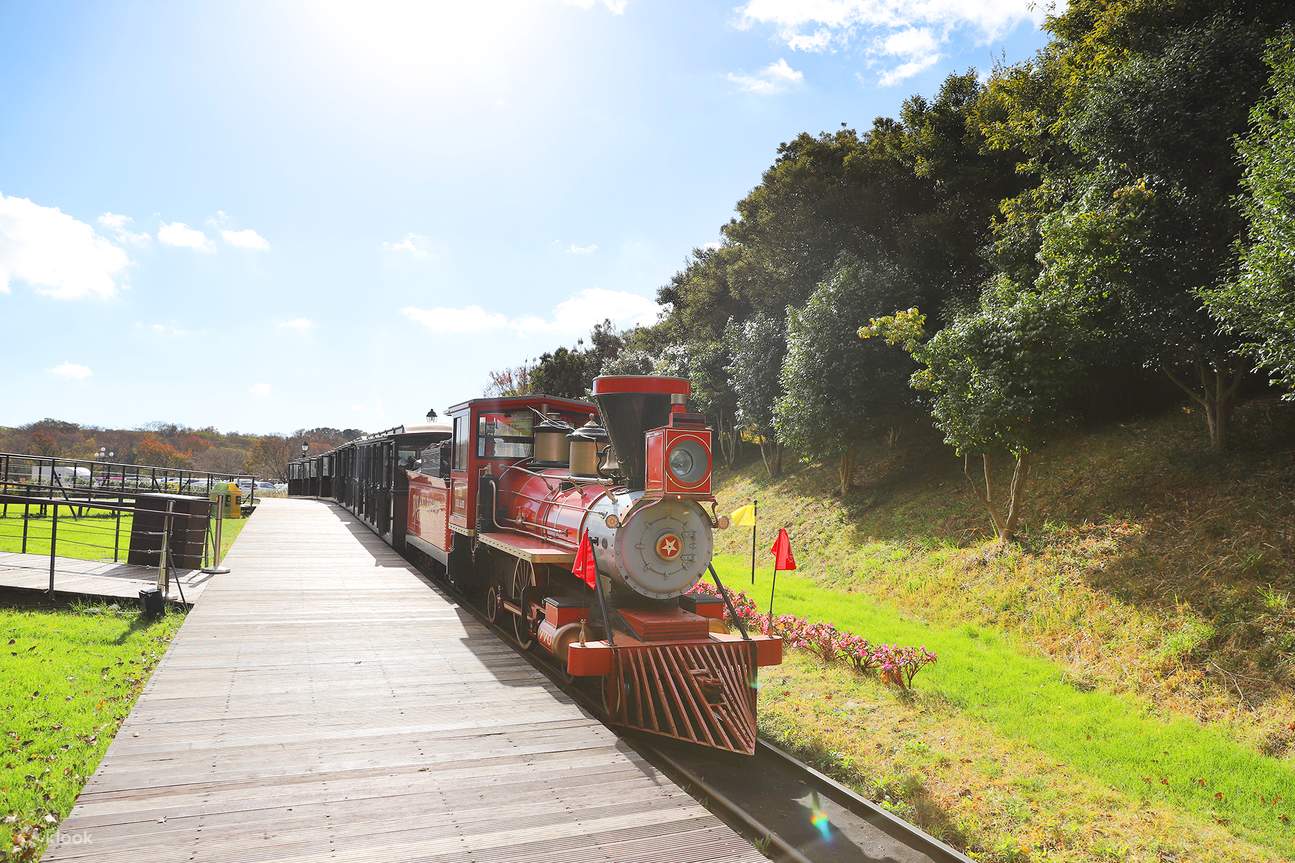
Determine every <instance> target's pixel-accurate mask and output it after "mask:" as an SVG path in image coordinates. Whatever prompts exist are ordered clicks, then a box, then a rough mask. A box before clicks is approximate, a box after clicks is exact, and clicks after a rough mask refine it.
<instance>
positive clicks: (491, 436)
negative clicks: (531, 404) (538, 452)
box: [477, 410, 535, 458]
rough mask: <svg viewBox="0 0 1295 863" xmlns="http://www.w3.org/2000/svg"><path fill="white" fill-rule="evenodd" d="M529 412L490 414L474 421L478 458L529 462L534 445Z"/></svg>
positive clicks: (496, 412)
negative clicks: (511, 459) (527, 460)
mask: <svg viewBox="0 0 1295 863" xmlns="http://www.w3.org/2000/svg"><path fill="white" fill-rule="evenodd" d="M534 416H535V415H534V414H533V413H531V411H529V410H520V411H506V412H505V411H489V412H486V413H483V414H481V416H480V418H478V420H477V455H478V456H479V457H480V458H529V457H530V455H531V451H532V449H533V448H534V445H535V438H534V436H533V434H532V420H533V417H534Z"/></svg>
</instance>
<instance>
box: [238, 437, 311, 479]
mask: <svg viewBox="0 0 1295 863" xmlns="http://www.w3.org/2000/svg"><path fill="white" fill-rule="evenodd" d="M300 453H301V437H300V436H295V437H286V436H284V435H265V436H264V437H261V438H259V439H258V440H257V441H256V443H255V444H254V445H253V446H252V451H251V452H250V453H248V456H247V464H246V467H245V470H248V471H250V472H251V473H253V474H255V475H257V476H260V477H268V478H272V479H274V480H277V481H280V482H284V481H286V480H287V478H288V463H289V462H291V461H292V460H293V459H295V458H297V456H298V455H300Z"/></svg>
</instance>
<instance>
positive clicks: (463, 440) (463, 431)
mask: <svg viewBox="0 0 1295 863" xmlns="http://www.w3.org/2000/svg"><path fill="white" fill-rule="evenodd" d="M453 455H454V459H453V460H452V461H451V462H450V464H451V465H452V466H453V468H454V470H467V469H468V418H467V417H465V416H462V417H455V418H454V453H453Z"/></svg>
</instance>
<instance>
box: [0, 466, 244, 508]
mask: <svg viewBox="0 0 1295 863" xmlns="http://www.w3.org/2000/svg"><path fill="white" fill-rule="evenodd" d="M218 482H233V483H237V484H238V485H239V486H240V487H247V488H248V491H249V494H248V504H249V505H251V506H255V505H256V475H255V474H250V473H222V472H220V471H202V470H190V469H189V468H180V467H159V466H155V465H139V464H124V463H122V462H111V461H100V460H97V459H71V458H58V457H57V456H40V455H31V454H28V453H10V452H0V491H10V490H11V488H15V487H22V488H23V489H24V491H26V492H27V493H31V494H38V493H42V492H43V493H45V494H46V495H47V496H48V497H62V498H63V499H64V500H68V499H70V498H71V497H72V496H74V495H78V494H84V493H86V492H90V493H92V494H93V493H100V494H110V493H112V492H118V491H119V492H136V491H156V492H167V491H170V492H175V493H177V494H203V495H205V494H207V492H209V491H210V490H211V487H212V485H213V484H215V483H218ZM5 514H7V513H5Z"/></svg>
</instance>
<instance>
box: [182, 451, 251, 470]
mask: <svg viewBox="0 0 1295 863" xmlns="http://www.w3.org/2000/svg"><path fill="white" fill-rule="evenodd" d="M247 456H248V453H247V451H246V450H244V449H241V448H239V447H232V446H213V447H208V448H207V449H205V450H203V451H202V452H200V453H198V454H196V455H195V456H194V457H193V466H194V468H196V469H197V470H205V471H208V472H210V473H222V474H235V473H242V471H243V467H244V465H246V463H247Z"/></svg>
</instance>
